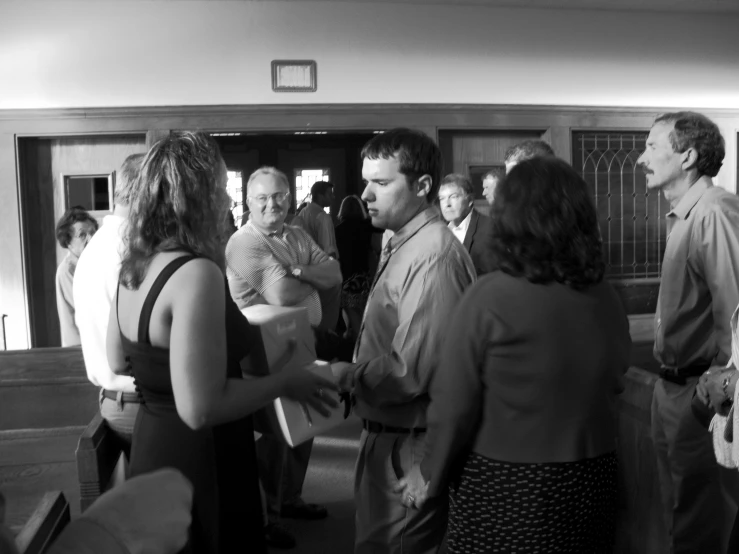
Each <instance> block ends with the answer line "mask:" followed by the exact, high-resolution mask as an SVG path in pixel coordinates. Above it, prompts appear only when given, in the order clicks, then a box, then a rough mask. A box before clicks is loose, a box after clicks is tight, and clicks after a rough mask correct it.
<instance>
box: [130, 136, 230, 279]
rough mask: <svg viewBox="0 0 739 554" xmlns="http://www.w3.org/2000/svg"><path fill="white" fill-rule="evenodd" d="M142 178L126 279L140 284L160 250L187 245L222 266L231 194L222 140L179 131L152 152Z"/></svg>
mask: <svg viewBox="0 0 739 554" xmlns="http://www.w3.org/2000/svg"><path fill="white" fill-rule="evenodd" d="M139 179H140V182H139V186H138V187H137V188H138V194H137V195H136V197H135V198H134V200H133V202H132V204H131V207H130V212H129V216H128V231H127V248H126V252H125V254H124V256H123V260H122V263H121V281H122V282H123V283H124V284H125V285H126V286H127V287H129V288H133V289H136V288H138V287H139V285H140V284H141V282H142V281H143V279H144V275H145V273H146V268H147V267H148V265H149V262H150V261H151V259H152V257H153V256H154V255H155V254H157V253H158V252H165V251H172V250H185V251H188V252H191V253H192V254H195V255H198V256H203V257H205V258H209V259H211V260H213V261H215V262H216V263H218V264H219V265H221V266H222V265H223V253H222V252H221V250H222V249H223V244H222V242H221V241H220V237H221V235H222V234H223V233H224V232H225V230H226V229H225V224H226V213H227V211H228V207H229V198H228V194H227V193H226V189H225V180H226V168H225V165H224V163H223V160H222V158H221V154H220V151H219V149H218V145H217V144H216V142H215V141H214V140H213V139H212V138H211V137H210V136H208V135H206V134H204V133H200V132H190V131H182V132H173V133H172V134H171V135H170V136H168V137H166V138H164V139H162V140H160V141H159V142H157V143H156V144H155V145H154V146H152V148H151V150H149V152H148V153H147V154H146V157H145V158H144V161H143V163H142V167H141V174H140V176H139Z"/></svg>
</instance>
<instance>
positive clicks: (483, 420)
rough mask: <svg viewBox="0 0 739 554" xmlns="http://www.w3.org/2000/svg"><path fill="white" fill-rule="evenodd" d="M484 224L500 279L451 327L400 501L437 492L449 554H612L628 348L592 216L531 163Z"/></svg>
mask: <svg viewBox="0 0 739 554" xmlns="http://www.w3.org/2000/svg"><path fill="white" fill-rule="evenodd" d="M491 217H492V218H493V230H492V235H493V236H492V239H493V244H492V249H493V254H494V256H495V258H497V260H496V261H497V266H498V268H499V269H498V270H497V271H495V272H493V273H490V274H488V275H486V276H484V277H482V278H481V279H480V280H478V281H477V283H475V284H474V285H472V286H471V287H470V288H469V289H468V290H467V291H466V293H465V295H464V297H463V299H462V301H461V302H460V305H459V307H458V308H457V310H456V312H455V315H454V317H453V319H452V321H451V324H450V325H449V332H448V335H447V337H446V339H445V341H444V344H443V346H442V349H441V358H440V363H439V369H438V371H437V373H436V374H435V376H434V378H433V381H432V384H431V387H430V397H431V403H430V406H429V411H428V435H427V439H426V441H427V442H426V451H425V455H424V456H423V460H422V461H421V462H420V464H419V465H417V466H415V467H414V468H413V470H412V471H411V472H410V473H409V475H407V476H406V477H405V478H404V479H402V480H401V482H400V487H399V489H398V490H399V492H401V493H402V496H401V501H403V502H404V503H406V505H408V506H414V505H415V506H417V505H418V504H422V503H423V502H424V501H425V499H426V498H427V497H429V496H434V495H438V494H447V491H448V494H449V499H450V513H449V528H448V542H449V552H450V553H462V552H464V553H477V552H479V553H482V552H529V553H538V552H541V553H545V552H582V553H589V554H590V553H600V552H610V550H611V548H612V545H613V541H614V535H615V516H616V395H617V394H619V393H620V392H621V391H622V390H623V373H624V372H625V371H626V369H627V368H628V366H629V355H630V347H631V339H630V336H629V324H628V320H627V317H626V313H625V311H624V309H623V307H622V306H621V302H620V300H619V298H618V296H617V295H616V292H615V291H614V290H613V288H612V287H611V286H610V285H609V284H608V283H607V282H606V281H604V280H603V274H604V262H603V255H602V246H601V239H600V233H599V230H598V220H597V216H596V211H595V206H594V204H593V201H592V199H591V197H590V195H589V192H588V188H587V184H586V183H585V182H584V181H583V179H582V178H581V177H580V176H579V175H578V174H577V173H576V172H575V171H574V170H573V169H572V168H571V167H570V166H569V165H568V164H566V163H565V162H563V161H562V160H558V159H556V158H553V157H550V158H535V159H532V160H528V161H524V162H521V163H520V164H518V165H517V166H516V167H515V168H514V169H512V170H511V172H510V174H509V175H508V176H507V177H506V178H505V179H504V180H503V181H502V182H501V183H500V184H499V185H498V188H497V190H496V195H495V202H494V203H493V206H492V210H491Z"/></svg>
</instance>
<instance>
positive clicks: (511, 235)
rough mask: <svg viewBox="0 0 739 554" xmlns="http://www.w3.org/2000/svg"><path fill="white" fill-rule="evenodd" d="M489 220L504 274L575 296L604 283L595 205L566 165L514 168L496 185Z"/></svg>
mask: <svg viewBox="0 0 739 554" xmlns="http://www.w3.org/2000/svg"><path fill="white" fill-rule="evenodd" d="M490 215H491V217H492V218H493V230H492V234H493V246H492V248H493V253H494V255H495V257H496V258H497V261H498V266H499V267H500V269H501V270H502V271H504V272H506V273H508V274H511V275H514V276H517V277H525V278H526V279H528V280H529V281H531V282H532V283H550V282H553V281H555V282H558V283H562V284H564V285H567V286H569V287H571V288H573V289H577V290H581V289H585V288H587V287H589V286H591V285H594V284H597V283H600V282H601V281H602V280H603V274H604V271H605V264H604V263H603V253H602V244H601V238H600V231H599V229H598V217H597V214H596V211H595V205H594V204H593V200H592V198H591V196H590V193H589V191H588V185H587V183H585V181H584V180H583V179H582V178H581V177H580V176H579V175H578V174H577V173H576V172H575V170H574V169H572V167H570V165H569V164H567V163H565V162H564V161H562V160H560V159H557V158H553V157H548V158H534V159H531V160H527V161H523V162H521V163H519V164H518V165H516V166H515V167H514V168H513V169H512V170H511V172H510V173H509V174H508V175H507V176H506V178H505V179H504V180H503V181H502V182H501V183H500V184H499V185H498V188H497V189H496V192H495V202H493V205H492V208H491V210H490Z"/></svg>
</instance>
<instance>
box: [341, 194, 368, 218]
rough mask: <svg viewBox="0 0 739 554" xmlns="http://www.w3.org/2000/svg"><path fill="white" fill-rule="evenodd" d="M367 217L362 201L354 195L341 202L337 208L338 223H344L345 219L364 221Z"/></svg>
mask: <svg viewBox="0 0 739 554" xmlns="http://www.w3.org/2000/svg"><path fill="white" fill-rule="evenodd" d="M368 217H369V216H368V215H367V210H366V209H365V208H364V203H363V202H362V199H361V198H359V196H357V195H356V194H352V195H350V196H347V197H345V198H344V199H343V200H342V201H341V206H339V214H338V216H337V217H336V219H338V220H339V221H344V220H347V219H359V220H365V219H367V218H368Z"/></svg>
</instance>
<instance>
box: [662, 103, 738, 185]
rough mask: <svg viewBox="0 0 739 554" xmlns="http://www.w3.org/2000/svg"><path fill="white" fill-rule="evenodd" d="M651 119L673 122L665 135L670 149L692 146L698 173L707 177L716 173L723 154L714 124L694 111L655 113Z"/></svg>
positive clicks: (723, 146) (676, 150) (724, 147)
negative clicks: (696, 160)
mask: <svg viewBox="0 0 739 554" xmlns="http://www.w3.org/2000/svg"><path fill="white" fill-rule="evenodd" d="M654 123H655V125H656V124H657V123H672V124H673V125H674V126H675V129H674V130H672V131H671V132H670V135H669V136H670V144H672V149H673V150H674V151H675V152H679V153H682V152H685V151H686V150H687V149H688V148H695V150H696V151H697V152H698V163H697V164H696V169H698V173H699V174H700V175H707V176H708V177H715V176H716V175H718V172H719V170H720V169H721V166H722V165H723V161H724V156H725V155H726V145H725V143H724V137H723V136H722V135H721V131H719V128H718V125H716V124H715V123H714V122H713V121H711V120H710V119H708V118H707V117H706V116H705V115H703V114H700V113H697V112H672V113H665V114H662V115H660V116H659V117H657V119H655V120H654Z"/></svg>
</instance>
